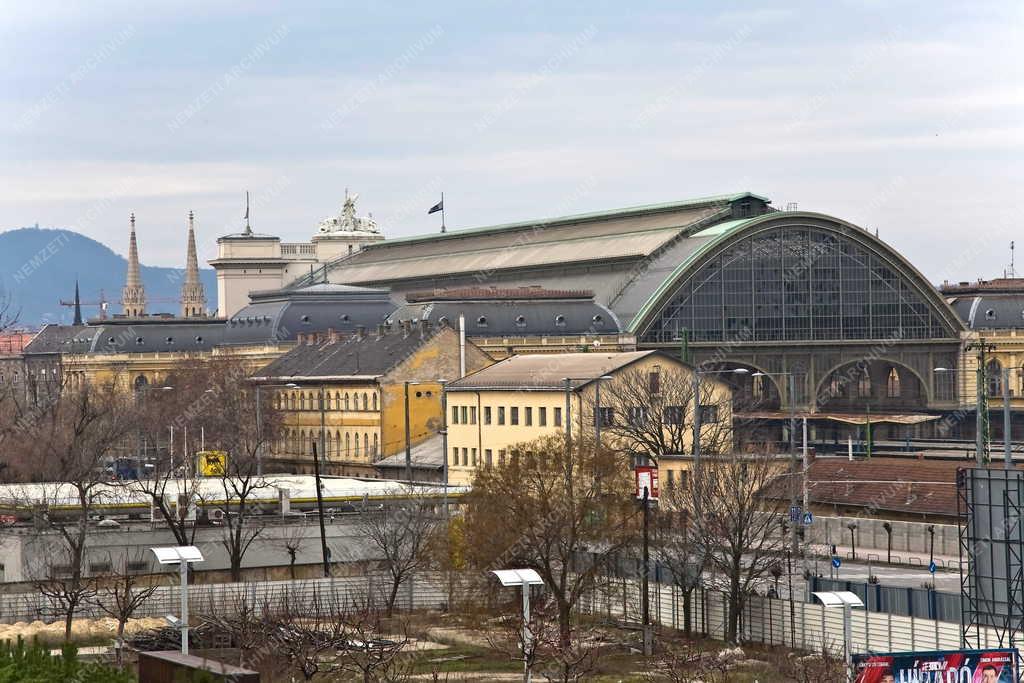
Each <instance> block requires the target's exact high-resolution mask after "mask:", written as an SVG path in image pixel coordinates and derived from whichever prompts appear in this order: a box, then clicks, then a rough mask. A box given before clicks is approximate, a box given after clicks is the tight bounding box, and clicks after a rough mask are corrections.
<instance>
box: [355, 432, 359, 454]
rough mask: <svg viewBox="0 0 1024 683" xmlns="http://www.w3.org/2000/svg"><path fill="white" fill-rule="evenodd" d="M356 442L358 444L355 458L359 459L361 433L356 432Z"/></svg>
mask: <svg viewBox="0 0 1024 683" xmlns="http://www.w3.org/2000/svg"><path fill="white" fill-rule="evenodd" d="M354 441H355V442H356V451H355V456H356V457H357V458H358V457H359V433H358V432H356V438H355V439H354Z"/></svg>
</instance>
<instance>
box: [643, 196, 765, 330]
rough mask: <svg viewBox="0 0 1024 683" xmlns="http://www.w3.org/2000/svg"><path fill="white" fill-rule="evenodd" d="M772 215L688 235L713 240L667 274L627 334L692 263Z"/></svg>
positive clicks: (747, 219) (725, 224)
mask: <svg viewBox="0 0 1024 683" xmlns="http://www.w3.org/2000/svg"><path fill="white" fill-rule="evenodd" d="M773 215H774V214H773V213H769V214H762V215H761V216H756V217H754V218H742V219H740V220H735V221H726V222H725V223H719V224H718V225H713V226H711V227H709V228H705V229H704V230H700V231H698V232H696V233H694V234H693V235H690V237H712V238H713V239H710V240H708V241H707V242H705V243H704V244H702V245H700V246H699V247H697V248H696V249H695V250H693V251H692V252H690V255H689V256H687V257H686V259H685V260H684V261H683V262H682V263H680V264H679V265H678V266H676V267H675V268H673V269H672V272H671V273H669V276H668V277H666V278H665V279H664V280H662V281H661V284H660V285H658V288H657V289H656V290H654V292H652V293H651V295H650V296H649V297H647V301H645V302H644V305H643V306H641V307H640V310H638V311H637V312H636V315H634V316H633V319H632V320H630V321H629V332H630V333H632V334H637V322H638V321H641V320H644V318H645V316H647V315H648V313H649V310H650V309H651V308H653V307H654V305H655V303H656V302H657V301H658V300H659V299H660V298H661V296H662V294H664V292H665V290H667V289H669V288H670V287H672V285H673V284H675V282H676V281H677V278H679V277H680V276H681V275H682V274H683V273H684V272H686V270H687V269H688V268H689V267H690V265H691V264H692V263H693V262H694V261H696V260H698V259H699V258H700V257H702V256H703V255H704V254H705V253H707V251H708V250H710V249H713V248H714V247H715V245H717V244H718V243H719V242H721V241H722V240H724V239H727V238H728V237H729V235H731V234H732V233H734V232H736V231H737V230H739V229H740V228H742V227H744V226H746V225H749V224H751V223H753V222H755V221H757V220H760V219H761V218H763V217H764V216H773Z"/></svg>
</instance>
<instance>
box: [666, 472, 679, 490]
mask: <svg viewBox="0 0 1024 683" xmlns="http://www.w3.org/2000/svg"><path fill="white" fill-rule="evenodd" d="M665 474H667V475H668V480H667V481H666V483H667V484H668V488H670V489H674V488H675V487H676V472H675V470H668V471H666V472H665Z"/></svg>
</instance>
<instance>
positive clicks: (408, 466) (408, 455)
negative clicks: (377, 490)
mask: <svg viewBox="0 0 1024 683" xmlns="http://www.w3.org/2000/svg"><path fill="white" fill-rule="evenodd" d="M447 457H448V454H447V453H445V458H447ZM405 480H406V481H407V482H409V483H410V484H411V483H412V435H411V433H410V430H409V382H408V381H407V382H406V383H405Z"/></svg>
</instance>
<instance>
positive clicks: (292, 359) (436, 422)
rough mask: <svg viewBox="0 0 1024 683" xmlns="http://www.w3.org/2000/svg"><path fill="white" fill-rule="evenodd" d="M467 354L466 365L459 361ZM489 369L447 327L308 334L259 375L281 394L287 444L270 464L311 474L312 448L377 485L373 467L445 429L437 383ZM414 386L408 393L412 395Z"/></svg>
mask: <svg viewBox="0 0 1024 683" xmlns="http://www.w3.org/2000/svg"><path fill="white" fill-rule="evenodd" d="M460 353H461V354H464V360H462V359H460ZM463 362H464V364H465V368H466V371H467V372H473V371H476V370H479V369H481V368H484V367H486V366H488V365H490V364H491V362H492V361H491V359H490V357H489V356H488V355H487V354H485V353H484V352H483V351H481V350H480V349H478V348H477V347H476V346H474V345H473V344H472V343H469V342H467V343H466V344H465V346H464V347H461V349H460V344H459V335H458V333H457V332H456V331H454V330H453V329H451V328H450V327H440V328H436V329H434V328H432V327H431V326H430V325H429V324H427V323H424V324H421V325H417V326H414V325H411V324H406V325H402V326H400V327H398V328H393V327H389V326H385V325H381V326H379V327H378V328H377V330H376V331H375V332H372V333H368V332H366V331H365V329H360V330H358V331H357V332H356V334H354V335H345V336H343V335H339V334H337V333H331V334H309V335H302V336H300V339H299V343H298V344H297V345H296V346H295V348H293V349H292V350H291V351H289V352H288V353H286V354H285V355H283V356H281V357H280V358H278V359H277V360H275V361H274V362H273V363H270V364H269V365H268V366H267V367H265V368H263V369H262V370H260V371H259V372H257V373H256V375H257V376H256V377H254V381H256V382H259V383H260V384H261V385H263V386H266V387H267V388H268V389H270V388H272V389H273V390H274V391H275V392H276V396H275V405H276V407H278V408H279V409H280V411H281V418H280V419H281V425H280V428H281V439H280V441H279V442H278V443H277V444H274V445H273V446H272V448H271V453H270V454H269V458H270V460H271V461H274V462H275V464H276V466H277V467H278V468H280V469H284V470H287V471H294V472H300V473H302V472H310V471H312V467H313V465H312V453H313V446H314V444H316V447H317V449H318V453H323V454H324V456H325V457H324V459H323V461H322V462H323V463H324V470H325V472H327V473H329V474H338V475H347V476H368V477H374V476H377V473H376V470H374V468H373V463H374V462H376V461H377V460H379V459H381V458H383V457H386V456H389V455H393V454H395V453H398V452H401V451H402V450H404V449H405V446H406V410H405V405H406V396H407V395H408V405H409V411H408V414H409V441H410V443H411V444H412V445H414V446H415V445H417V444H419V443H421V442H423V441H425V440H427V439H429V438H430V437H432V436H434V435H435V434H436V433H437V432H438V430H439V429H440V427H441V382H442V381H449V380H452V379H455V378H458V377H459V375H460V372H461V371H460V366H461V364H462V363H463ZM407 383H408V386H407Z"/></svg>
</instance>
